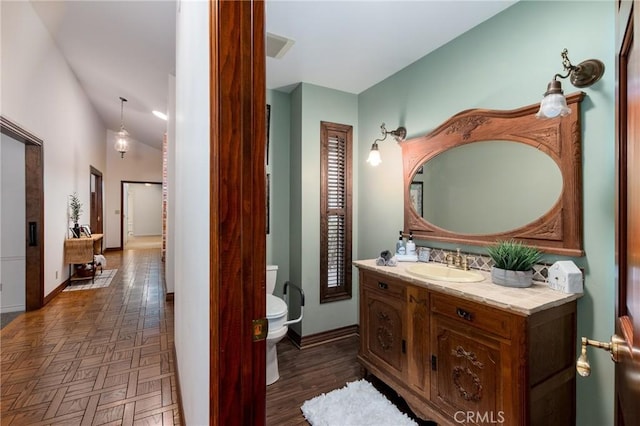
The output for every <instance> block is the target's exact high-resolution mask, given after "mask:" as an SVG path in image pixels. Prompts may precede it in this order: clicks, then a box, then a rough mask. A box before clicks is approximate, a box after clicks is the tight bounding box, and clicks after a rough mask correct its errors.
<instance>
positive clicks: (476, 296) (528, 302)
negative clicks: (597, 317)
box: [353, 259, 582, 315]
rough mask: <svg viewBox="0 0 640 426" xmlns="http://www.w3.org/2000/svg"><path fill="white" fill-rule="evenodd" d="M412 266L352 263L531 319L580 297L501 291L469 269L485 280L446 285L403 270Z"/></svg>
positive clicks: (536, 288) (543, 289)
mask: <svg viewBox="0 0 640 426" xmlns="http://www.w3.org/2000/svg"><path fill="white" fill-rule="evenodd" d="M415 264H416V263H415V262H398V266H377V265H376V261H375V259H367V260H356V261H354V262H353V265H354V266H356V267H358V268H361V269H366V270H369V271H374V272H378V273H380V274H384V275H387V276H390V277H394V278H399V279H401V280H403V281H407V282H409V283H411V284H415V285H419V286H422V287H426V288H428V289H429V290H432V291H436V292H440V293H445V294H450V295H452V296H457V297H460V298H462V299H467V300H471V301H475V302H481V303H485V304H487V305H490V306H493V307H497V308H501V309H505V310H508V311H510V312H514V313H517V314H521V315H531V314H533V313H535V312H538V311H543V310H545V309H548V308H552V307H554V306H559V305H562V304H565V303H568V302H571V301H573V300H576V299H578V298H580V297H582V293H579V294H572V293H562V292H559V291H556V290H553V289H551V288H549V286H548V285H547V284H546V283H544V282H538V281H534V282H533V285H532V286H531V287H527V288H512V287H503V286H500V285H497V284H493V283H492V282H491V274H490V273H489V272H485V271H479V270H477V269H473V271H474V272H479V273H480V274H482V275H484V276H485V279H484V281H480V282H474V283H459V282H448V281H440V280H433V279H426V278H419V277H417V276H415V275H412V274H410V273H409V272H408V271H407V269H408V268H409V267H411V266H412V265H415Z"/></svg>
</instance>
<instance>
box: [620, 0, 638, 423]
mask: <svg viewBox="0 0 640 426" xmlns="http://www.w3.org/2000/svg"><path fill="white" fill-rule="evenodd" d="M616 3H617V4H618V6H619V9H618V17H617V19H616V52H618V60H617V61H616V80H617V82H616V83H617V84H616V87H617V88H618V92H617V93H616V98H617V99H616V130H617V131H616V136H617V141H616V142H617V143H616V159H617V185H616V190H617V197H616V199H617V221H616V249H617V256H616V263H617V268H618V274H617V275H618V277H617V279H618V282H617V295H616V296H617V297H616V317H617V318H616V335H617V336H619V337H620V338H621V339H622V340H623V342H621V343H620V348H619V351H618V353H617V358H618V359H617V361H618V362H617V363H616V367H615V376H616V384H615V387H616V397H615V413H616V424H617V425H618V426H632V425H638V424H640V404H638V401H640V48H639V47H638V46H639V42H640V40H638V38H639V36H640V34H639V33H638V30H637V29H636V28H638V27H637V26H635V25H634V22H635V23H637V22H639V19H640V10H638V6H640V5H639V4H638V2H636V1H633V2H631V1H625V2H616Z"/></svg>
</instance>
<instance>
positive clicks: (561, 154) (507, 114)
mask: <svg viewBox="0 0 640 426" xmlns="http://www.w3.org/2000/svg"><path fill="white" fill-rule="evenodd" d="M583 98H584V93H582V92H578V93H575V94H572V95H570V96H567V105H568V106H569V108H570V109H571V113H570V114H569V115H567V116H565V117H561V118H555V119H537V118H536V117H535V114H536V112H537V110H538V108H539V104H533V105H529V106H526V107H523V108H519V109H515V110H510V111H499V110H487V109H471V110H466V111H463V112H461V113H459V114H456V115H454V116H453V117H451V118H449V119H448V120H447V121H445V122H444V123H443V124H442V125H440V126H439V127H438V128H436V129H435V130H434V131H432V132H431V133H429V134H427V135H425V136H421V137H417V138H414V139H410V140H407V141H404V142H402V143H401V146H402V159H403V173H404V232H405V233H408V232H409V231H411V232H413V235H414V237H415V238H418V239H422V240H434V241H445V242H454V243H460V244H470V245H481V246H486V245H490V244H492V243H495V242H496V241H497V240H503V239H512V238H513V239H515V240H519V241H522V242H523V243H526V244H529V245H533V246H536V247H538V248H540V249H541V250H543V251H544V252H547V253H555V254H561V255H567V256H582V255H584V251H583V249H582V137H581V125H580V103H581V102H582V99H583ZM489 140H502V141H513V142H514V143H523V144H527V145H529V146H531V147H534V148H536V149H539V150H540V151H542V152H544V153H545V154H547V155H548V156H549V157H551V159H553V161H555V163H556V164H557V165H558V168H559V169H560V172H561V175H562V193H561V195H560V197H559V198H558V200H557V202H556V203H555V204H554V205H553V206H552V207H551V208H550V209H549V210H548V211H547V212H546V213H545V214H543V215H542V216H541V217H539V218H537V219H536V220H534V221H532V222H530V223H528V224H526V225H524V226H521V227H518V228H516V229H512V230H509V231H506V232H501V233H494V234H482V235H475V234H474V235H469V234H460V233H455V232H451V231H449V230H446V229H443V228H439V227H437V226H435V225H433V224H432V223H430V222H428V221H427V220H425V219H423V218H422V217H421V216H419V215H418V213H417V212H416V211H415V209H414V208H413V207H412V203H411V198H410V193H409V189H410V185H411V182H412V180H413V178H414V176H415V174H416V173H417V171H418V169H419V168H420V167H421V166H422V165H423V164H424V163H426V162H427V161H429V160H430V159H432V158H434V157H436V156H437V155H438V154H441V153H443V152H445V151H447V150H449V149H451V148H454V147H458V146H462V145H466V144H469V143H473V142H479V141H489ZM443 190H446V187H445V188H443ZM428 202H429V200H425V203H428Z"/></svg>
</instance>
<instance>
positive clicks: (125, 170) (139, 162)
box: [104, 130, 162, 248]
mask: <svg viewBox="0 0 640 426" xmlns="http://www.w3.org/2000/svg"><path fill="white" fill-rule="evenodd" d="M161 142H162V141H158V144H160V143H161ZM114 143H115V132H113V131H111V130H107V144H106V157H107V172H106V173H105V176H104V182H105V214H104V218H105V244H104V246H105V247H106V248H113V247H120V209H121V206H120V191H121V188H122V181H134V182H162V149H161V148H158V149H156V148H153V147H151V146H149V145H145V144H143V143H140V142H137V141H135V140H131V141H130V142H129V151H128V152H127V153H126V154H125V155H124V158H121V157H120V153H118V152H117V151H116V150H115V149H113V144H114ZM159 146H160V145H159Z"/></svg>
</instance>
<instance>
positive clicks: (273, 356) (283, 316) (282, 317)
mask: <svg viewBox="0 0 640 426" xmlns="http://www.w3.org/2000/svg"><path fill="white" fill-rule="evenodd" d="M277 275H278V266H277V265H267V320H268V321H269V333H268V334H267V386H268V385H270V384H272V383H274V382H275V381H276V380H278V379H279V378H280V373H279V372H278V352H277V350H276V344H277V343H278V342H279V341H280V340H282V338H283V337H284V336H285V335H286V334H287V329H288V325H289V324H294V323H297V322H300V321H302V309H303V306H304V294H303V293H302V290H301V289H300V288H298V287H295V286H293V285H292V284H290V283H289V282H287V283H285V286H284V294H287V287H289V286H290V285H291V286H292V287H294V288H296V289H297V290H299V291H300V296H301V307H300V318H298V319H295V320H292V321H287V313H288V309H287V304H286V303H285V302H284V300H282V299H280V298H279V297H277V296H274V295H273V294H272V293H273V290H274V289H275V288H276V277H277Z"/></svg>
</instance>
